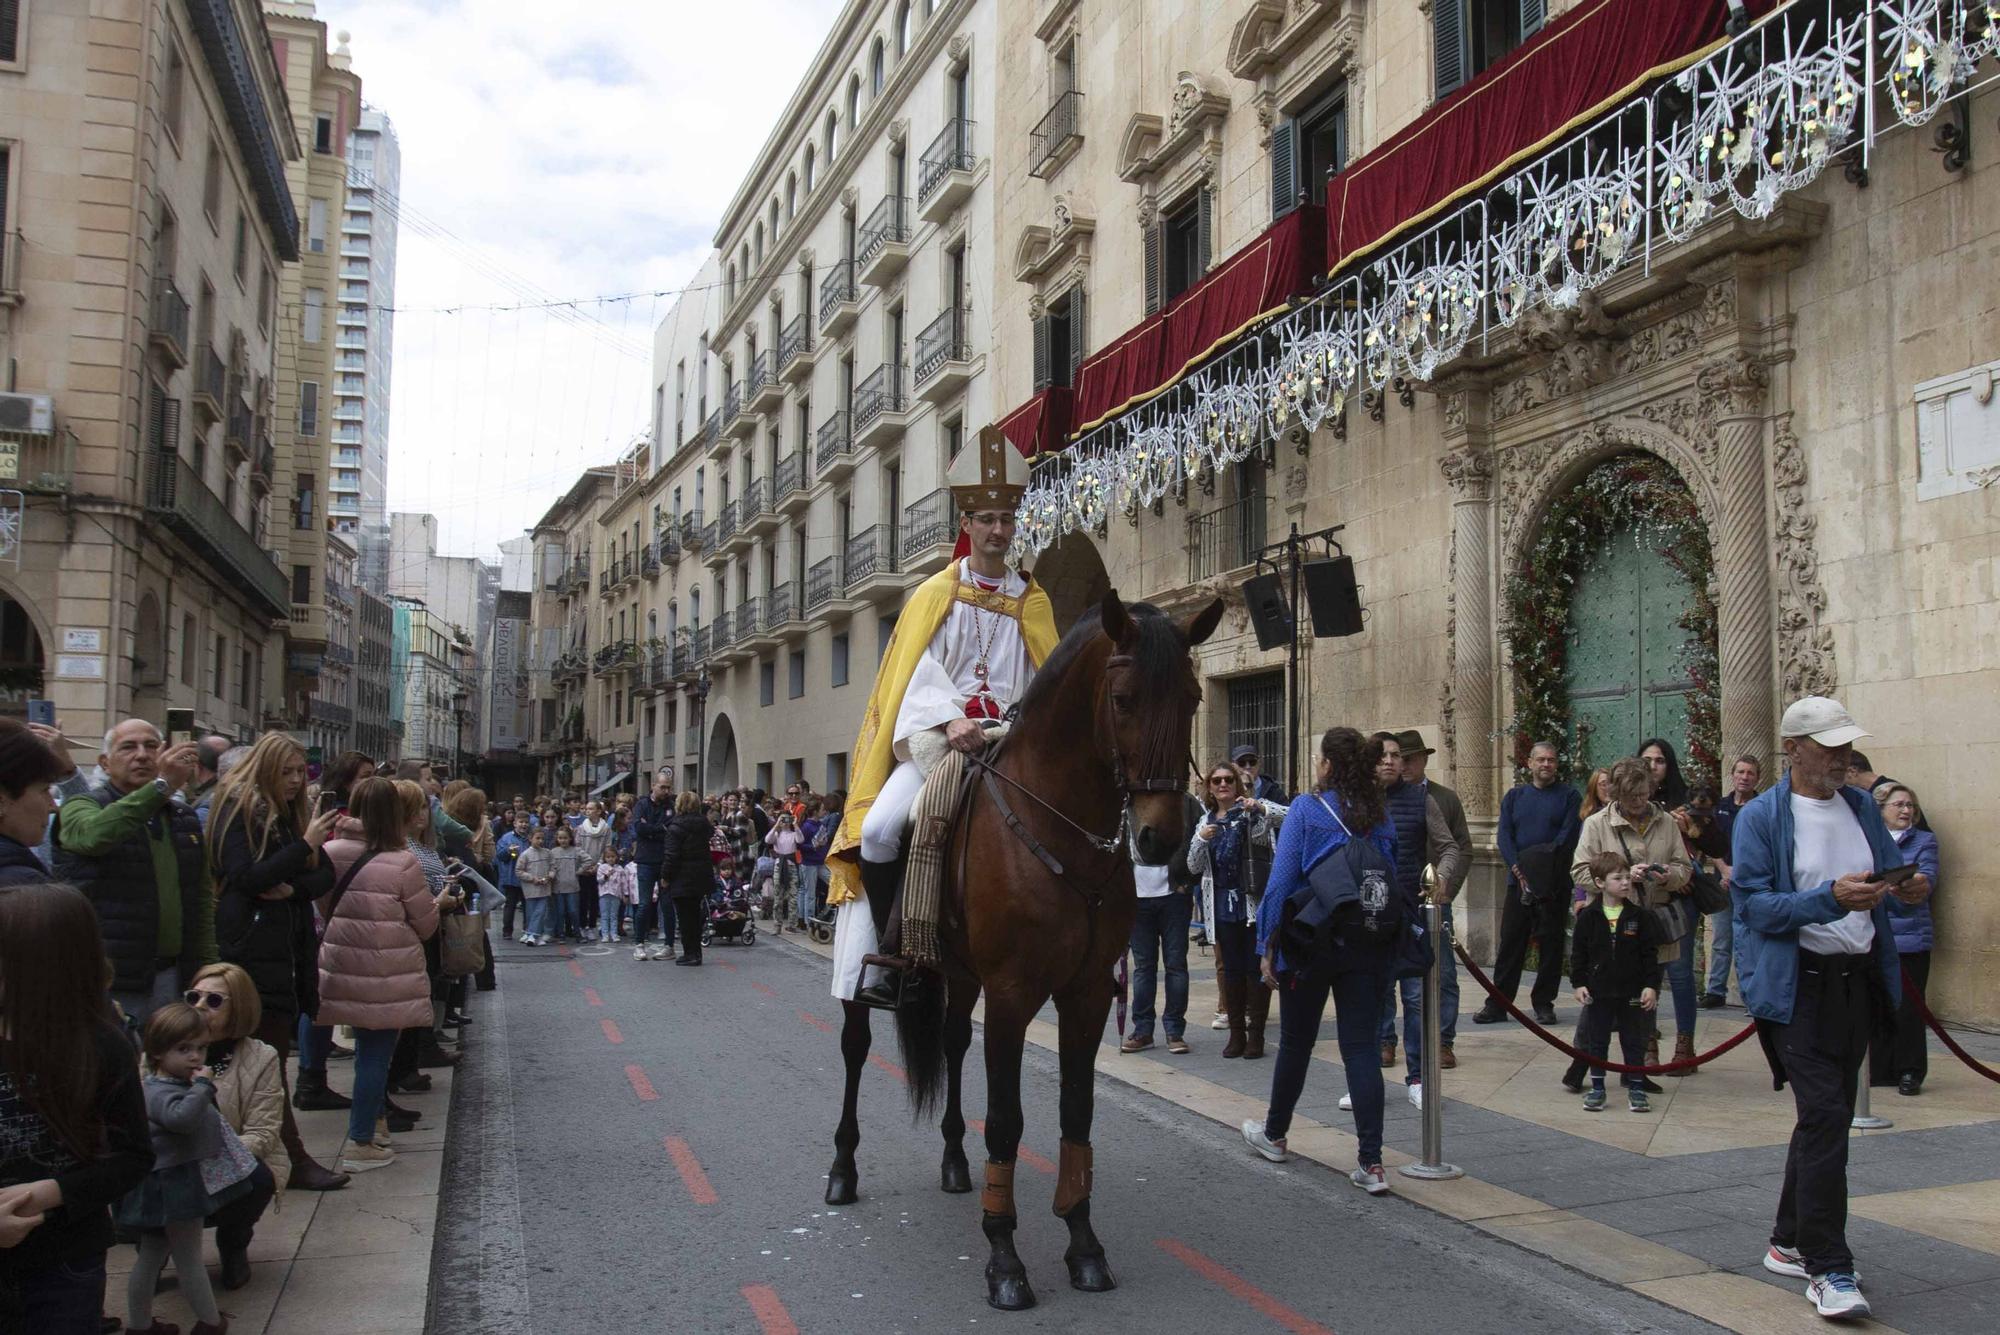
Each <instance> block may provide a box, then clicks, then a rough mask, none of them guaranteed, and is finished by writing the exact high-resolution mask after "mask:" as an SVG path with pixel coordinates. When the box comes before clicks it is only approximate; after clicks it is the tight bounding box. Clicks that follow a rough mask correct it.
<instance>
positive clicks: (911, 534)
mask: <svg viewBox="0 0 2000 1335" xmlns="http://www.w3.org/2000/svg"><path fill="white" fill-rule="evenodd" d="M953 521H954V515H953V512H952V504H951V492H950V491H949V490H948V489H946V488H944V487H939V488H938V489H937V490H936V491H934V492H932V493H931V494H930V495H928V496H926V497H924V498H923V499H922V500H920V501H917V502H915V503H913V504H910V505H906V506H904V507H903V532H902V553H901V554H903V555H906V556H907V555H908V554H910V553H911V552H921V551H923V550H924V549H925V548H928V547H936V546H940V545H943V544H948V543H950V542H952V541H954V539H955V538H956V535H957V531H958V526H957V524H956V523H954V522H953Z"/></svg>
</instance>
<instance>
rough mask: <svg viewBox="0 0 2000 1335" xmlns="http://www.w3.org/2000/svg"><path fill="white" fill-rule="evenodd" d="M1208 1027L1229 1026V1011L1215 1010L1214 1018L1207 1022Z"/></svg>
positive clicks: (1224, 1027) (1221, 1027)
mask: <svg viewBox="0 0 2000 1335" xmlns="http://www.w3.org/2000/svg"><path fill="white" fill-rule="evenodd" d="M1208 1027H1209V1028H1210V1029H1227V1028H1228V1027H1229V1013H1228V1012H1227V1011H1217V1012H1216V1013H1215V1018H1214V1019H1213V1020H1210V1021H1209V1022H1208Z"/></svg>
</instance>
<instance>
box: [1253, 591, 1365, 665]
mask: <svg viewBox="0 0 2000 1335" xmlns="http://www.w3.org/2000/svg"><path fill="white" fill-rule="evenodd" d="M1350 583H1351V581H1350ZM1243 604H1244V606H1246V607H1248V608H1249V609H1250V625H1251V626H1252V627H1253V628H1255V630H1256V632H1257V647H1258V648H1259V649H1278V648H1282V647H1283V646H1284V645H1286V644H1287V643H1289V642H1290V640H1291V638H1292V606H1291V604H1290V603H1288V602H1286V601H1285V586H1284V581H1283V580H1282V579H1281V578H1280V577H1279V576H1277V575H1257V576H1255V577H1253V578H1252V579H1250V580H1248V581H1246V582H1245V583H1244V585H1243Z"/></svg>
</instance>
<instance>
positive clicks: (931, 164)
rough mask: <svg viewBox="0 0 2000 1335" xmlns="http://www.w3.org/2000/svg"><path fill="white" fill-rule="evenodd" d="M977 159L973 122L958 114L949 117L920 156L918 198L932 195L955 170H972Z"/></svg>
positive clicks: (925, 198) (920, 200) (924, 198)
mask: <svg viewBox="0 0 2000 1335" xmlns="http://www.w3.org/2000/svg"><path fill="white" fill-rule="evenodd" d="M977 162H978V159H977V158H976V157H974V156H973V152H972V122H971V121H968V120H959V119H957V118H956V117H954V118H953V119H951V120H949V121H946V122H945V127H944V129H942V130H940V131H939V132H938V137H937V138H935V139H933V140H931V146H930V147H929V148H927V149H925V150H924V155H923V157H921V158H919V159H918V160H917V202H918V203H922V202H923V201H925V200H927V199H929V198H930V197H931V194H932V192H933V191H935V190H936V189H937V188H938V187H939V186H940V185H942V184H944V181H945V178H946V177H948V176H950V175H951V174H952V173H953V172H969V171H971V170H972V168H973V166H974V165H975V164H976V163H977Z"/></svg>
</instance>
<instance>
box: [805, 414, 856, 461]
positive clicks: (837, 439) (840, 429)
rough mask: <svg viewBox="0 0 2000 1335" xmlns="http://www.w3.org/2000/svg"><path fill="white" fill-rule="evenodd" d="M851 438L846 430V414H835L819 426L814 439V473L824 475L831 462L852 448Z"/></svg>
mask: <svg viewBox="0 0 2000 1335" xmlns="http://www.w3.org/2000/svg"><path fill="white" fill-rule="evenodd" d="M852 442H853V436H852V435H851V434H850V433H849V431H848V429H847V414H846V413H844V412H837V413H835V414H834V415H833V416H831V417H829V418H827V419H826V420H825V421H824V422H821V423H820V424H819V433H818V434H817V435H816V436H815V437H814V443H815V446H816V450H815V456H814V463H815V465H816V471H818V472H821V473H824V472H825V471H826V470H827V468H828V467H829V466H830V465H831V464H832V463H833V461H834V460H835V459H837V458H839V457H840V456H841V455H843V454H846V453H847V452H848V450H849V449H851V448H852Z"/></svg>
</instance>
